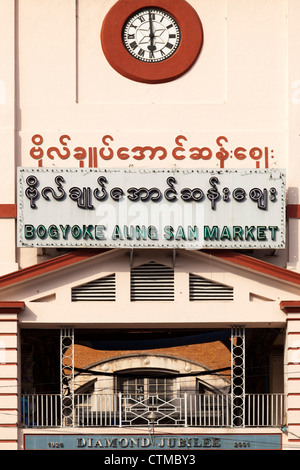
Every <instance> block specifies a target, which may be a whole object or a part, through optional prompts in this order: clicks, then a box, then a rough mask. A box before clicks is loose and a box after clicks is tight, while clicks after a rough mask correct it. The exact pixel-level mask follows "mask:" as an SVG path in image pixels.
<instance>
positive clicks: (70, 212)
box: [17, 167, 285, 249]
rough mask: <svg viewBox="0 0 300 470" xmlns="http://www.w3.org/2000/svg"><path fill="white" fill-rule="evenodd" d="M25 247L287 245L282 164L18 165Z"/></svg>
mask: <svg viewBox="0 0 300 470" xmlns="http://www.w3.org/2000/svg"><path fill="white" fill-rule="evenodd" d="M17 207H18V214H17V227H18V241H17V243H18V246H19V247H72V248H74V247H112V248H186V249H200V248H226V249H234V248H246V249H249V248H251V249H252V248H255V249H261V248H264V249H265V248H271V249H278V248H284V247H285V171H284V170H281V169H257V170H249V169H245V170H240V169H239V170H238V169H235V170H233V169H226V170H225V169H224V170H221V169H207V170H201V169H172V168H170V169H136V168H127V169H109V170H105V169H83V168H56V167H53V168H18V204H17Z"/></svg>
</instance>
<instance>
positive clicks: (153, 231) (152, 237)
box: [148, 225, 158, 240]
mask: <svg viewBox="0 0 300 470" xmlns="http://www.w3.org/2000/svg"><path fill="white" fill-rule="evenodd" d="M148 237H149V238H150V240H158V235H157V230H156V227H154V225H150V226H149V227H148Z"/></svg>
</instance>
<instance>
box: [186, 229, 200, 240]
mask: <svg viewBox="0 0 300 470" xmlns="http://www.w3.org/2000/svg"><path fill="white" fill-rule="evenodd" d="M197 238H198V227H197V226H196V225H194V227H191V226H190V225H189V226H188V239H189V240H197Z"/></svg>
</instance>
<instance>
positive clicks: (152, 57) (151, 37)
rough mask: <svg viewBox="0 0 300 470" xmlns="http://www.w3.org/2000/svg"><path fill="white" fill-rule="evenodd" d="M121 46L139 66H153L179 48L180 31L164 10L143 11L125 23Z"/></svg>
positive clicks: (148, 9)
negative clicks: (144, 64) (142, 64)
mask: <svg viewBox="0 0 300 470" xmlns="http://www.w3.org/2000/svg"><path fill="white" fill-rule="evenodd" d="M123 44H124V46H125V48H126V49H127V51H128V52H129V53H130V54H131V55H132V56H133V57H134V58H136V59H138V60H140V61H142V62H150V63H156V62H161V61H164V60H166V59H168V58H169V57H171V56H172V55H173V54H174V53H175V51H176V50H177V48H178V46H179V44H180V29H179V26H178V24H177V22H176V21H175V19H174V18H173V17H172V16H171V15H170V14H169V13H166V12H165V11H164V10H161V9H158V8H144V9H142V10H140V11H138V12H136V13H134V14H133V15H132V16H130V17H129V18H128V19H127V21H126V22H125V26H124V29H123Z"/></svg>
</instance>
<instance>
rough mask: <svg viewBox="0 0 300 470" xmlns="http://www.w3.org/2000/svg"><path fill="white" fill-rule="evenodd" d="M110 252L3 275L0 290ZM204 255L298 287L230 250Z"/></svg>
mask: <svg viewBox="0 0 300 470" xmlns="http://www.w3.org/2000/svg"><path fill="white" fill-rule="evenodd" d="M107 251H110V250H109V249H91V250H89V249H80V250H76V251H73V252H71V253H68V254H66V255H61V256H57V257H56V258H52V259H50V260H47V261H43V262H42V263H38V264H34V265H33V266H29V267H27V268H24V269H20V270H18V271H14V272H12V273H9V274H5V275H4V276H1V277H0V288H3V287H7V286H9V285H13V284H17V283H19V282H22V281H26V280H29V279H32V278H35V277H38V276H41V275H43V274H47V273H50V272H53V271H56V270H59V269H62V268H65V267H67V266H70V265H72V264H75V263H79V262H81V261H85V260H87V259H90V258H92V257H94V256H97V255H99V254H101V253H104V252H107ZM201 252H202V253H204V254H207V255H210V256H211V257H213V258H216V259H221V260H222V261H224V262H228V263H230V264H233V265H235V266H240V267H242V268H245V269H248V270H250V271H254V272H257V273H261V274H263V275H266V276H269V277H272V278H276V279H278V280H281V281H285V282H288V283H291V284H295V285H298V286H300V274H299V273H297V272H294V271H289V270H288V269H284V268H279V267H278V266H274V265H272V264H269V263H266V262H265V261H261V260H257V259H255V258H251V257H250V256H246V255H243V254H240V253H236V252H234V251H230V250H213V251H208V250H203V251H201Z"/></svg>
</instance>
